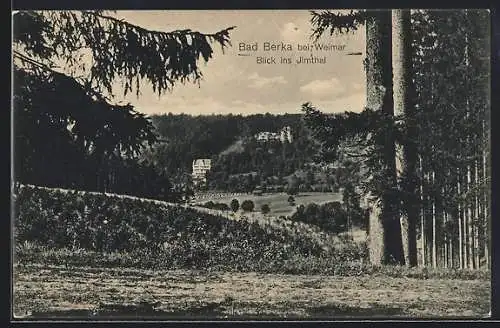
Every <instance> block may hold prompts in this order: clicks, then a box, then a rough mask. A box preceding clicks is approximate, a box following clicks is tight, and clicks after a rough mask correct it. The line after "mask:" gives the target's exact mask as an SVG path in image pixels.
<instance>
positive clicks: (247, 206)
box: [241, 199, 255, 212]
mask: <svg viewBox="0 0 500 328" xmlns="http://www.w3.org/2000/svg"><path fill="white" fill-rule="evenodd" d="M254 207H255V204H254V203H253V201H251V200H248V199H247V200H245V201H243V203H241V209H242V210H243V211H245V212H252V211H253V209H254Z"/></svg>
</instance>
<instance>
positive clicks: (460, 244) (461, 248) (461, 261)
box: [457, 169, 465, 269]
mask: <svg viewBox="0 0 500 328" xmlns="http://www.w3.org/2000/svg"><path fill="white" fill-rule="evenodd" d="M461 173H462V170H460V169H459V170H458V174H457V195H458V196H459V197H460V196H461V192H462V190H461V184H460V181H461ZM457 207H458V211H457V213H458V217H457V219H458V258H459V267H460V269H463V268H464V267H465V266H464V242H463V240H464V225H463V220H462V213H463V209H462V204H461V201H460V200H459V201H458V204H457Z"/></svg>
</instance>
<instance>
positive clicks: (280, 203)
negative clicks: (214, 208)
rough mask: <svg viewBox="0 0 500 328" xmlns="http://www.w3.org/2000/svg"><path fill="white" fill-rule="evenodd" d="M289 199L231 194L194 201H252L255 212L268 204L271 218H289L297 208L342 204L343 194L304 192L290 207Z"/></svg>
mask: <svg viewBox="0 0 500 328" xmlns="http://www.w3.org/2000/svg"><path fill="white" fill-rule="evenodd" d="M288 197H290V196H289V195H288V194H286V193H269V194H263V195H261V196H258V195H252V194H230V193H211V194H200V195H198V196H197V197H195V199H194V200H193V202H192V203H193V204H203V203H206V202H208V201H212V202H218V203H226V204H228V205H229V203H230V202H231V200H233V199H237V200H238V201H239V202H240V204H241V203H242V202H243V201H244V200H247V199H248V200H251V201H253V202H254V203H255V211H256V212H258V211H260V208H261V206H262V205H264V204H268V205H269V207H270V209H271V211H270V212H269V215H271V216H281V215H283V216H289V215H292V214H293V212H294V211H295V209H296V208H297V206H299V205H304V206H306V205H307V204H311V203H316V204H323V203H326V202H342V194H340V193H334V192H304V193H299V194H298V195H296V196H293V197H294V199H295V204H294V205H290V203H288Z"/></svg>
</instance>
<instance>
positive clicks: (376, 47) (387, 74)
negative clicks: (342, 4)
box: [365, 10, 404, 265]
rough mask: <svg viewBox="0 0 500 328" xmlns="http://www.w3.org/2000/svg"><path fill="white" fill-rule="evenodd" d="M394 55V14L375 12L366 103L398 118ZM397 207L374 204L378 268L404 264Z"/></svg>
mask: <svg viewBox="0 0 500 328" xmlns="http://www.w3.org/2000/svg"><path fill="white" fill-rule="evenodd" d="M391 52H392V51H391V12H390V11H389V10H380V11H372V12H371V17H370V18H369V19H368V20H367V22H366V66H365V68H366V91H367V99H366V100H367V101H366V103H367V107H368V108H370V109H372V110H382V111H383V112H384V113H385V114H386V115H387V116H389V117H391V116H393V115H394V108H393V99H392V55H391ZM385 139H386V142H385V145H383V146H382V149H380V151H381V152H382V154H383V156H382V162H383V163H382V167H384V170H385V172H383V173H384V175H385V177H386V178H387V181H389V184H391V185H387V186H385V187H386V188H387V189H394V188H395V186H396V167H395V166H396V164H395V149H394V137H393V133H392V131H386V138H385ZM393 205H394V204H392V202H391V199H388V198H387V197H384V196H378V197H376V198H375V199H374V201H373V202H372V209H371V211H370V217H369V225H370V228H369V229H370V236H369V250H370V251H369V252H370V262H371V263H372V264H375V265H380V264H386V263H390V262H393V261H395V262H396V263H400V262H402V261H404V258H403V259H402V241H401V238H400V237H401V229H400V226H399V220H398V217H397V215H396V213H395V212H394V211H393V210H391V207H392V206H393ZM395 223H397V225H396V224H395ZM395 236H398V237H395Z"/></svg>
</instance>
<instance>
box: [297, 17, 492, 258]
mask: <svg viewBox="0 0 500 328" xmlns="http://www.w3.org/2000/svg"><path fill="white" fill-rule="evenodd" d="M312 23H313V25H314V26H315V34H316V35H321V34H322V33H324V32H325V31H327V30H331V31H332V32H340V33H344V32H346V31H348V30H352V29H357V28H358V26H359V25H361V24H365V25H366V40H367V44H366V60H365V69H366V76H367V108H366V109H365V110H364V111H363V112H362V113H360V114H355V113H344V114H341V115H335V116H327V115H324V114H322V113H321V112H320V111H319V110H317V109H315V108H314V107H313V106H312V105H311V104H304V106H303V109H304V111H305V113H306V119H307V122H308V124H309V126H311V127H312V128H313V129H314V130H315V136H316V137H317V138H318V139H320V140H322V141H324V152H323V153H324V154H325V155H328V154H329V153H335V152H336V151H337V150H338V148H339V143H340V140H342V139H344V140H345V139H348V140H351V141H352V140H355V141H356V142H358V144H360V145H363V147H364V150H363V151H362V152H361V153H358V154H357V157H356V158H357V159H358V160H359V159H361V160H362V162H363V164H364V166H365V167H366V168H367V172H366V173H367V174H366V179H365V183H363V184H362V187H363V189H364V193H365V195H367V197H368V199H369V200H370V201H371V205H370V207H371V211H370V259H371V261H372V262H373V263H375V264H381V263H399V264H403V263H406V264H407V265H412V266H413V265H417V264H418V263H420V264H421V265H424V266H425V265H431V266H434V267H436V266H443V267H460V268H479V267H481V266H483V265H488V264H489V259H490V252H489V247H490V246H489V240H490V238H489V221H490V211H489V206H490V205H489V204H490V196H489V190H490V179H489V177H490V164H489V162H490V142H489V55H488V54H489V16H488V12H487V11H485V10H455V11H432V10H415V11H411V12H410V11H409V10H393V11H392V12H391V11H388V10H380V11H359V12H351V13H350V14H347V15H346V14H342V13H334V12H328V11H325V12H312ZM417 240H419V242H418V243H417ZM418 248H420V250H421V251H420V253H419V254H420V260H419V259H418V251H417V250H418Z"/></svg>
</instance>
